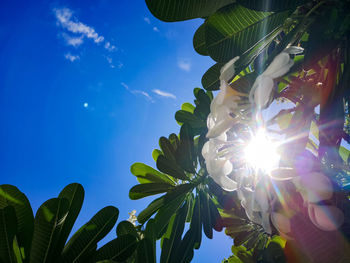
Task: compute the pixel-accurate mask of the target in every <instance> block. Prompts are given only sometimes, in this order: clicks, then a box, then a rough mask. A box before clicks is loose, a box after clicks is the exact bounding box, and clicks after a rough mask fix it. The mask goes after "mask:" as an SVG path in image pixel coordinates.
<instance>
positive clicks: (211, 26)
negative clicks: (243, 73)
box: [206, 4, 288, 62]
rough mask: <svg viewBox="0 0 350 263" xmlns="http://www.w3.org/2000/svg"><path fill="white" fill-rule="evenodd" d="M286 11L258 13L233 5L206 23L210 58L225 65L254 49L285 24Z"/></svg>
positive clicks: (223, 9)
mask: <svg viewBox="0 0 350 263" xmlns="http://www.w3.org/2000/svg"><path fill="white" fill-rule="evenodd" d="M287 16H288V14H287V12H283V13H271V12H258V11H253V10H250V9H247V8H244V7H242V6H240V5H237V4H232V5H230V6H227V7H225V8H222V9H220V10H218V11H217V12H216V13H215V14H213V15H212V16H210V17H209V18H208V20H207V22H206V44H207V50H208V52H209V55H210V57H211V58H213V59H214V60H215V61H218V62H226V61H228V60H230V59H232V58H233V57H235V56H240V55H241V54H242V53H244V52H245V51H247V50H248V49H250V48H251V47H252V46H254V45H255V44H256V43H257V42H258V41H259V40H260V39H262V38H264V37H265V36H266V35H267V34H269V33H270V32H272V31H273V30H274V29H276V28H277V27H279V26H280V25H281V24H283V22H284V20H285V19H286V18H287Z"/></svg>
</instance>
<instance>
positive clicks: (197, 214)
mask: <svg viewBox="0 0 350 263" xmlns="http://www.w3.org/2000/svg"><path fill="white" fill-rule="evenodd" d="M201 216H202V215H201V204H200V198H199V195H197V196H196V199H195V204H194V208H193V215H192V220H191V224H190V229H192V233H193V235H194V248H195V249H199V248H200V246H201V242H202V221H201Z"/></svg>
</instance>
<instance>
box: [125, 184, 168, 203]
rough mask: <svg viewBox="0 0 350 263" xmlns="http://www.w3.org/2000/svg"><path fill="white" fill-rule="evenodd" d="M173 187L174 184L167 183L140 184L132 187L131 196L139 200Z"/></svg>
mask: <svg viewBox="0 0 350 263" xmlns="http://www.w3.org/2000/svg"><path fill="white" fill-rule="evenodd" d="M173 188H174V186H172V185H170V184H165V183H148V184H138V185H135V186H133V187H132V188H131V189H130V191H129V197H130V199H131V200H137V199H141V198H144V197H146V196H150V195H156V194H160V193H164V192H168V191H169V190H171V189H173Z"/></svg>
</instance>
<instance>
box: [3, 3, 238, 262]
mask: <svg viewBox="0 0 350 263" xmlns="http://www.w3.org/2000/svg"><path fill="white" fill-rule="evenodd" d="M131 2H132V3H131ZM131 2H130V1H121V0H119V1H112V0H111V1H109V0H100V1H72V2H70V1H23V2H20V1H7V0H5V1H2V7H1V9H0V123H1V129H0V145H1V147H0V178H1V183H8V184H14V185H16V186H17V187H19V188H20V190H21V191H23V192H24V193H25V194H26V195H27V196H28V198H29V199H30V201H31V203H32V206H33V209H34V210H35V211H36V209H37V208H38V207H39V205H40V204H41V203H42V202H44V201H45V200H47V199H49V198H51V197H54V196H56V195H57V194H58V193H59V191H60V190H61V189H62V188H63V187H64V186H65V185H67V184H69V183H71V182H79V183H81V184H82V185H83V186H84V188H85V191H86V197H85V202H84V206H83V209H82V211H81V214H80V216H79V218H78V221H77V224H76V227H78V226H81V225H82V224H83V223H84V222H86V221H87V220H88V219H89V218H90V217H91V216H93V214H94V213H96V212H97V211H98V210H99V209H101V208H102V207H104V206H107V205H114V206H117V207H118V208H119V209H120V217H119V221H120V220H123V219H126V218H128V212H130V211H131V210H133V209H136V210H137V211H138V212H139V211H141V210H142V209H143V208H145V207H146V205H147V204H148V203H149V202H150V201H151V199H145V200H140V201H131V200H129V198H128V191H129V189H130V188H131V187H132V186H133V185H135V184H137V181H136V179H135V177H133V175H131V173H130V170H129V169H130V165H131V164H132V163H134V162H144V163H146V164H149V165H152V166H154V162H153V160H152V157H151V152H152V150H153V149H154V148H156V147H157V145H158V138H159V137H160V136H163V135H168V134H170V133H172V132H178V131H179V127H178V125H177V124H176V122H175V120H174V114H175V112H176V110H178V109H179V107H180V105H181V104H182V103H183V102H186V101H191V102H192V101H193V94H192V90H193V88H194V87H197V86H199V87H200V86H201V85H200V79H201V76H202V75H203V73H204V72H205V71H206V69H207V68H209V67H210V66H211V65H212V64H213V61H211V59H209V58H207V57H202V56H200V55H198V54H197V53H196V52H195V51H194V49H193V47H192V37H193V34H194V32H195V30H196V28H197V27H198V26H199V25H200V24H201V21H200V20H192V21H186V22H180V23H163V22H161V21H158V20H157V19H156V18H154V17H153V16H152V15H151V14H150V12H149V11H148V9H147V7H146V5H145V3H144V1H142V0H137V1H131ZM113 235H114V233H113ZM113 235H109V236H108V238H109V239H110V238H112V237H113ZM105 241H106V240H105ZM231 244H232V241H231V240H230V239H229V238H228V237H226V236H225V235H224V234H223V233H215V235H214V239H213V240H212V241H210V240H207V239H205V240H203V244H202V247H201V249H200V250H199V251H196V252H195V257H194V260H193V262H220V261H221V260H222V259H223V258H224V257H228V256H229V255H230V247H231Z"/></svg>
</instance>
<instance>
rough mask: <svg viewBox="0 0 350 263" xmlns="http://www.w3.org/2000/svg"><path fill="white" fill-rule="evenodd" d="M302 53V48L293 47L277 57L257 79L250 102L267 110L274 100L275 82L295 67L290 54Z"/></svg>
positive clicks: (250, 95) (251, 92)
mask: <svg viewBox="0 0 350 263" xmlns="http://www.w3.org/2000/svg"><path fill="white" fill-rule="evenodd" d="M302 51H303V49H302V48H300V47H294V46H293V47H289V48H287V49H285V50H284V51H282V52H281V53H280V54H279V55H277V56H276V57H275V58H274V60H273V61H272V62H271V64H270V65H269V66H268V67H267V69H266V70H265V71H264V72H263V73H262V74H261V75H259V76H258V77H257V78H256V80H255V82H254V84H253V87H252V89H251V90H250V94H249V100H250V102H251V103H254V104H255V105H256V107H257V108H258V109H263V108H266V107H267V106H268V105H269V104H270V103H271V101H272V99H273V88H274V82H273V80H274V79H275V78H279V77H282V76H283V75H284V74H286V73H287V72H288V71H289V70H290V68H291V67H292V66H293V64H294V61H293V59H291V58H290V54H299V53H301V52H302Z"/></svg>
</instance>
